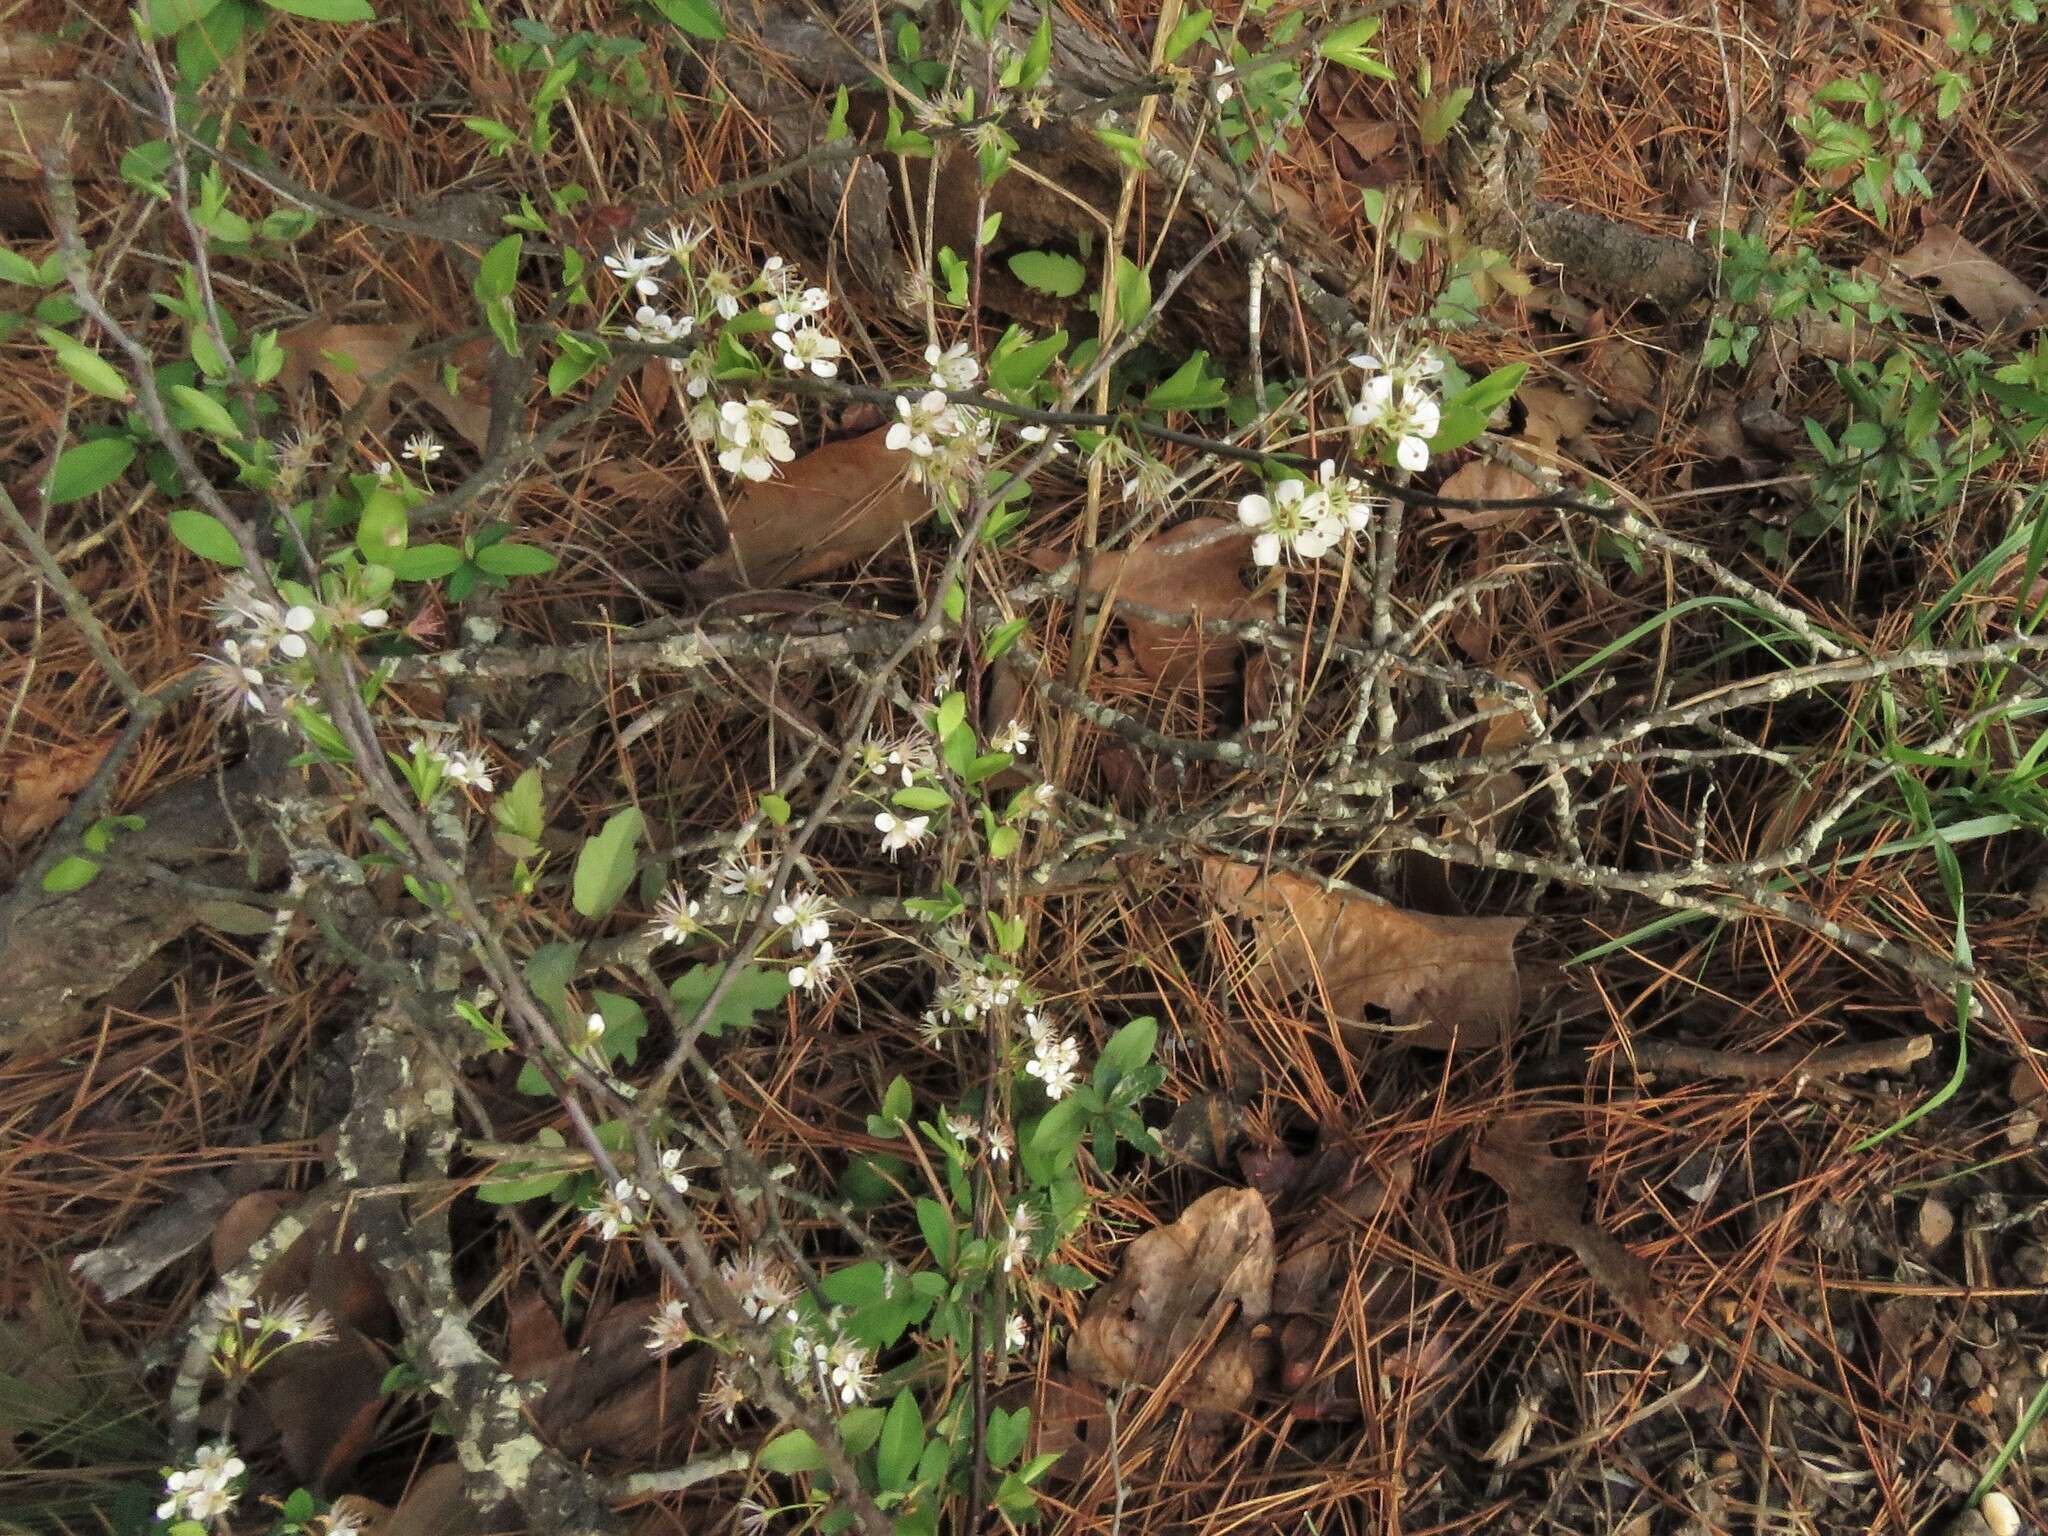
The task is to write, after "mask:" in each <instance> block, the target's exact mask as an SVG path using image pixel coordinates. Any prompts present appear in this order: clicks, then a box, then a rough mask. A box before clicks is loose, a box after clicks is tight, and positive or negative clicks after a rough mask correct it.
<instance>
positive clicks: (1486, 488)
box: [1436, 459, 1545, 530]
mask: <svg viewBox="0 0 2048 1536" xmlns="http://www.w3.org/2000/svg"><path fill="white" fill-rule="evenodd" d="M1437 494H1438V495H1439V496H1446V497H1453V498H1463V499H1464V500H1467V501H1520V500H1523V499H1526V498H1527V497H1530V496H1541V495H1542V494H1543V488H1542V487H1541V486H1539V485H1538V484H1536V482H1535V481H1533V480H1531V479H1530V478H1529V477H1528V476H1526V475H1520V474H1517V473H1516V472H1515V471H1514V470H1512V469H1509V468H1508V467H1507V466H1506V465H1505V464H1496V463H1494V462H1493V461H1492V460H1491V459H1474V460H1472V461H1471V462H1470V463H1469V464H1461V465H1460V466H1458V468H1457V469H1455V470H1453V471H1452V472H1451V474H1450V476H1449V477H1448V478H1447V479H1445V481H1444V483H1443V484H1442V485H1441V486H1439V487H1437ZM1436 515H1437V516H1438V517H1440V518H1442V519H1443V520H1444V521H1445V522H1447V523H1451V524H1454V525H1455V526H1457V527H1459V528H1468V529H1474V530H1476V529H1480V528H1500V527H1505V526H1507V525H1509V524H1514V523H1526V522H1528V521H1529V520H1530V519H1531V518H1535V517H1542V516H1544V515H1545V514H1544V513H1543V511H1542V510H1541V509H1540V508H1537V507H1514V508H1508V507H1501V508H1488V509H1485V510H1478V509H1471V510H1468V509H1465V508H1461V507H1438V508H1437V509H1436Z"/></svg>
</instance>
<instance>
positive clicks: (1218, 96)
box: [1209, 59, 1236, 107]
mask: <svg viewBox="0 0 2048 1536" xmlns="http://www.w3.org/2000/svg"><path fill="white" fill-rule="evenodd" d="M1235 73H1236V72H1235V71H1234V70H1232V69H1231V67H1230V64H1229V61H1227V60H1225V59H1218V60H1216V61H1215V62H1214V63H1212V64H1211V65H1210V66H1209V76H1210V82H1211V83H1210V86H1209V99H1210V100H1211V101H1213V102H1215V103H1216V105H1217V106H1219V107H1220V106H1222V105H1223V103H1225V102H1226V101H1228V100H1230V94H1231V91H1232V90H1233V89H1234V87H1233V86H1232V85H1231V82H1230V80H1229V79H1228V78H1225V77H1227V76H1231V75H1234V74H1235Z"/></svg>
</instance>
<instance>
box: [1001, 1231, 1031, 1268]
mask: <svg viewBox="0 0 2048 1536" xmlns="http://www.w3.org/2000/svg"><path fill="white" fill-rule="evenodd" d="M1030 1262H1031V1233H1030V1231H1029V1229H1027V1228H1024V1227H1011V1228H1010V1231H1009V1234H1008V1235H1007V1236H1005V1237H1004V1239H1003V1273H1004V1274H1008V1273H1010V1271H1012V1270H1015V1269H1022V1268H1023V1267H1024V1266H1025V1265H1026V1264H1028V1263H1030Z"/></svg>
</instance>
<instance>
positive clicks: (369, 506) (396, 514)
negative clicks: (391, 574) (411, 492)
mask: <svg viewBox="0 0 2048 1536" xmlns="http://www.w3.org/2000/svg"><path fill="white" fill-rule="evenodd" d="M406 537H407V529H406V515H405V503H404V501H402V500H400V498H399V495H398V493H397V492H396V491H394V490H391V489H390V488H389V487H387V486H381V485H380V486H378V487H377V488H376V489H375V490H373V491H371V492H370V494H369V495H367V496H365V497H364V498H363V513H362V518H361V520H360V521H358V522H357V524H356V548H357V549H360V550H361V551H362V552H363V557H364V558H365V559H366V560H368V561H369V562H370V563H371V564H372V565H390V564H391V563H392V560H393V558H394V557H395V556H396V555H397V554H398V552H399V551H400V550H402V549H404V548H405V541H406Z"/></svg>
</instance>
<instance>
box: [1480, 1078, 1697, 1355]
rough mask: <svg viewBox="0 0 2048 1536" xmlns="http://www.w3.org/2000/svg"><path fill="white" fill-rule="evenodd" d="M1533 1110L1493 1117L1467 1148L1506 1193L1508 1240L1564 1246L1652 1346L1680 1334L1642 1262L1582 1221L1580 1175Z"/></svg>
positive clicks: (1583, 1181)
mask: <svg viewBox="0 0 2048 1536" xmlns="http://www.w3.org/2000/svg"><path fill="white" fill-rule="evenodd" d="M1544 1120H1545V1117H1544V1116H1542V1115H1540V1114H1519V1115H1510V1116H1507V1117H1506V1118H1504V1119H1500V1120H1496V1121H1495V1122H1494V1123H1493V1124H1492V1126H1490V1127H1489V1128H1488V1130H1487V1132H1486V1134H1485V1135H1484V1136H1483V1137H1482V1138H1481V1139H1480V1142H1479V1146H1478V1148H1477V1149H1476V1150H1475V1151H1474V1152H1473V1154H1472V1166H1473V1167H1474V1168H1476V1169H1478V1170H1479V1171H1480V1172H1481V1173H1483V1174H1485V1175H1486V1176H1487V1177H1488V1178H1489V1179H1491V1180H1493V1182H1494V1183H1496V1184H1498V1185H1499V1186H1500V1187H1501V1188H1502V1189H1503V1190H1504V1191H1506V1193H1507V1197H1508V1243H1509V1245H1510V1246H1516V1245H1520V1244H1523V1243H1554V1244H1557V1245H1559V1246H1561V1247H1565V1248H1569V1249H1571V1251H1572V1252H1573V1253H1575V1254H1577V1255H1578V1259H1579V1262H1580V1263H1581V1264H1583V1265H1585V1266H1586V1272H1587V1273H1588V1274H1590V1275H1591V1276H1592V1277H1593V1281H1594V1283H1595V1284H1596V1285H1598V1286H1599V1287H1600V1288H1601V1289H1602V1290H1603V1291H1605V1292H1606V1293H1607V1294H1608V1295H1609V1296H1610V1297H1611V1298H1613V1300H1614V1302H1615V1303H1616V1305H1618V1306H1619V1307H1620V1308H1621V1309H1622V1311H1624V1312H1626V1313H1627V1314H1628V1315H1629V1317H1630V1318H1632V1319H1633V1320H1634V1322H1635V1324H1636V1326H1637V1327H1639V1328H1641V1329H1642V1331H1643V1334H1644V1336H1645V1337H1646V1338H1647V1339H1648V1340H1649V1341H1650V1343H1651V1344H1652V1345H1654V1346H1655V1347H1656V1348H1658V1349H1663V1348H1666V1347H1668V1346H1669V1345H1672V1344H1675V1343H1677V1342H1678V1340H1679V1339H1680V1338H1681V1337H1682V1336H1683V1335H1682V1332H1681V1330H1680V1329H1679V1326H1678V1323H1677V1321H1676V1319H1674V1318H1673V1317H1672V1315H1671V1313H1670V1312H1669V1311H1668V1310H1667V1309H1666V1308H1665V1306H1664V1304H1663V1303H1662V1302H1660V1301H1658V1300H1657V1297H1656V1290H1655V1286H1654V1284H1653V1283H1652V1281H1651V1279H1650V1270H1649V1266H1648V1265H1646V1264H1644V1263H1643V1261H1642V1260H1641V1259H1639V1258H1637V1257H1636V1256H1635V1255H1634V1254H1633V1253H1631V1252H1629V1250H1628V1249H1626V1248H1624V1247H1623V1246H1622V1245H1621V1244H1620V1243H1619V1242H1617V1241H1616V1240H1615V1239H1614V1238H1613V1237H1611V1236H1610V1235H1608V1234H1607V1233H1605V1232H1603V1231H1601V1230H1600V1229H1599V1228H1597V1227H1594V1226H1591V1225H1589V1224H1588V1223H1587V1222H1586V1220H1585V1217H1584V1215H1583V1212H1584V1210H1585V1205H1586V1194H1587V1188H1586V1175H1585V1173H1584V1171H1583V1170H1581V1169H1580V1168H1579V1167H1578V1166H1577V1165H1576V1164H1573V1163H1567V1162H1564V1161H1563V1160H1561V1159H1559V1158H1557V1157H1554V1156H1552V1155H1551V1152H1550V1141H1549V1136H1548V1133H1547V1131H1546V1129H1545V1125H1544Z"/></svg>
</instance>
